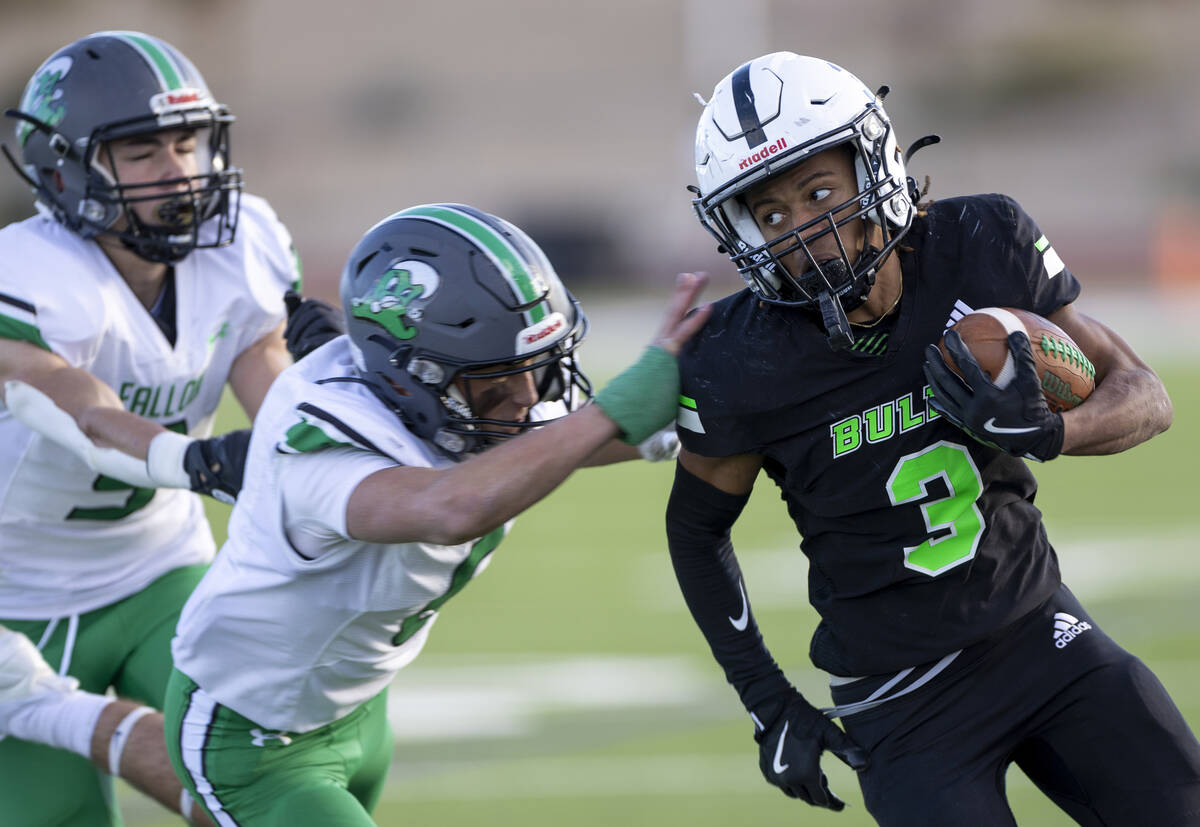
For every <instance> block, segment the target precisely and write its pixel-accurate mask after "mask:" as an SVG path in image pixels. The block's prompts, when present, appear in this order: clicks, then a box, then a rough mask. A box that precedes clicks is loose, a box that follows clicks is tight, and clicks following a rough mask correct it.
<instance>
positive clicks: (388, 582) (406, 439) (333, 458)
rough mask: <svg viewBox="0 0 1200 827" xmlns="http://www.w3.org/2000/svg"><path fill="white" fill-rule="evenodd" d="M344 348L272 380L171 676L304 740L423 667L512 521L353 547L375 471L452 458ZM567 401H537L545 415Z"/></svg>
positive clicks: (318, 354)
mask: <svg viewBox="0 0 1200 827" xmlns="http://www.w3.org/2000/svg"><path fill="white" fill-rule="evenodd" d="M353 373H354V371H353V369H352V360H351V356H350V347H349V340H348V339H347V338H346V337H345V336H342V337H339V338H337V339H335V340H333V341H332V342H329V343H327V344H325V345H324V346H323V347H321V348H320V349H319V350H316V351H314V352H313V353H312V354H310V355H309V356H307V357H306V358H305V359H303V360H302V361H301V362H299V363H297V364H296V365H294V366H292V367H291V368H289V369H288V370H286V371H284V372H283V373H282V374H280V376H279V378H278V379H277V380H276V381H275V384H274V385H272V386H271V390H270V392H269V393H268V394H267V398H266V400H265V401H264V402H263V405H262V408H261V410H260V411H259V414H258V418H257V419H256V420H255V423H254V435H253V436H252V438H251V440H250V454H249V458H248V461H247V467H246V485H245V487H244V488H243V489H242V492H241V494H240V495H239V496H238V501H237V505H236V506H235V507H234V510H233V516H232V518H231V520H230V524H229V538H230V539H229V541H228V542H227V543H226V544H225V546H224V547H222V549H221V553H220V554H219V555H217V559H216V561H215V562H214V563H213V565H212V568H210V569H209V571H208V574H207V575H205V577H204V579H203V580H202V581H201V583H200V585H199V586H197V588H196V590H195V592H193V594H192V597H191V599H190V600H189V601H188V603H187V605H186V606H185V607H184V610H183V614H182V616H181V617H180V620H179V626H178V629H177V633H176V637H175V640H174V642H173V644H172V652H173V655H174V658H175V666H176V668H178V669H179V670H180V671H182V672H183V673H185V674H186V675H188V676H189V677H190V678H192V680H194V681H195V682H196V683H197V684H199V686H200V687H201V688H202V689H203V690H204V691H205V692H206V693H207V694H209V695H210V696H212V697H213V698H214V699H216V700H217V701H218V702H219V703H221V704H224V705H225V706H228V707H229V708H230V709H233V710H234V711H235V712H238V713H239V714H241V715H244V716H245V717H247V718H249V719H250V720H252V721H254V722H255V723H256V724H258V725H260V726H263V727H267V728H269V729H274V730H283V731H287V732H308V731H310V730H313V729H316V728H317V727H320V726H323V725H325V724H328V723H330V722H332V721H335V720H337V719H339V718H342V717H344V716H345V715H348V714H349V713H350V712H351V711H353V710H354V709H355V708H356V707H357V706H359V705H360V704H362V703H363V702H364V701H367V700H369V699H370V698H372V697H374V696H375V695H377V694H378V693H379V692H380V691H381V690H382V689H383V688H384V687H385V686H387V684H388V683H389V682H390V681H391V680H392V678H393V677H395V675H396V672H397V671H398V670H400V669H401V668H403V667H404V666H405V665H407V664H408V663H409V662H411V661H412V660H413V658H415V657H416V656H417V654H418V653H419V652H420V651H421V648H422V647H423V646H424V645H425V640H426V637H427V636H428V635H429V630H430V627H431V626H432V625H433V621H434V619H435V618H436V616H437V612H438V610H439V609H440V608H441V606H442V604H443V603H444V602H445V601H446V600H448V599H449V598H450V597H452V596H453V595H454V594H456V593H457V592H458V591H459V590H460V589H461V588H462V587H463V586H465V585H466V584H467V583H468V582H469V581H470V579H471V578H472V577H474V576H475V575H476V574H478V573H479V572H480V571H482V570H483V568H484V566H485V565H486V564H487V562H488V561H489V559H490V558H489V555H490V554H491V552H492V551H493V550H494V549H495V547H496V546H497V545H498V544H499V542H500V541H501V540H502V539H503V537H504V535H505V533H506V532H507V530H508V525H505V526H502V527H500V528H497V529H496V530H495V531H493V532H491V533H490V534H488V535H487V536H485V537H482V538H480V539H478V540H475V541H473V542H469V543H463V544H461V545H456V546H438V545H432V544H429V543H416V542H413V543H398V544H391V545H388V544H378V543H365V542H360V541H358V540H354V539H351V538H349V537H348V536H347V529H346V505H347V502H348V501H349V499H350V495H351V493H352V492H353V491H354V489H355V488H357V487H358V485H359V483H361V482H362V480H364V479H365V478H366V477H367V476H369V475H370V474H373V473H375V472H376V471H378V470H380V469H383V468H388V467H394V466H396V465H404V466H409V467H422V468H430V467H445V466H446V465H448V464H449V461H448V460H447V459H446V458H445V457H443V456H442V455H440V454H439V453H437V451H436V449H434V448H433V447H431V446H430V445H429V444H427V443H425V442H423V441H422V440H420V439H418V438H417V437H416V436H415V435H413V434H412V433H410V432H409V431H408V430H407V429H406V428H405V427H404V426H403V424H402V423H401V421H400V420H399V419H398V418H397V417H396V415H395V414H394V413H392V412H391V411H390V410H389V409H388V408H387V407H386V406H384V404H383V403H381V402H380V401H379V400H378V399H377V398H376V397H375V396H374V395H373V394H372V392H371V391H370V389H368V388H366V387H365V386H363V385H362V384H360V383H351V382H341V381H333V382H324V383H322V382H320V380H322V379H327V378H335V377H336V378H341V377H346V376H352V375H353ZM553 408H557V410H555V411H554V413H555V414H557V413H559V412H561V410H562V409H561V405H559V404H558V403H554V404H553V405H552V406H547V405H539V406H537V407H535V409H534V417H535V418H537V419H542V418H547V417H548V415H550V414H551V411H552V409H553Z"/></svg>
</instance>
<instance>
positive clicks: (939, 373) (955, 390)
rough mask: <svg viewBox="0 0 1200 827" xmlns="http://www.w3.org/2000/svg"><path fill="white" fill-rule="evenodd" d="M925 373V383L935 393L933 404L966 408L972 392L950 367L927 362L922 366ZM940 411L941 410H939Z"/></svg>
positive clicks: (932, 399)
mask: <svg viewBox="0 0 1200 827" xmlns="http://www.w3.org/2000/svg"><path fill="white" fill-rule="evenodd" d="M921 370H922V371H924V373H925V381H926V382H927V383H928V384H929V388H930V390H932V391H933V397H932V398H931V400H930V401H931V403H944V404H949V405H954V406H956V407H964V406H965V405H966V404H967V401H968V400H969V398H970V391H969V390H968V389H967V387H966V386H965V385H964V384H963V381H962V379H960V378H959V377H958V376H956V375H955V374H954V373H953V372H952V371H951V370H950V369H949V368H948V367H946V366H945V365H944V364H943V365H938V364H937V363H930V362H926V363H925V364H924V365H922V366H921ZM939 410H940V408H939Z"/></svg>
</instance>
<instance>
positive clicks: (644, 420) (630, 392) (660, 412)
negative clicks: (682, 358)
mask: <svg viewBox="0 0 1200 827" xmlns="http://www.w3.org/2000/svg"><path fill="white" fill-rule="evenodd" d="M595 402H596V404H597V405H599V406H600V409H601V410H602V411H604V413H605V415H607V416H608V418H609V419H611V420H612V421H613V422H615V423H617V427H618V428H620V429H621V441H622V442H624V443H626V444H627V445H637V444H638V443H640V442H644V441H645V440H647V439H649V438H650V437H651V436H653V435H654V434H655V432H657V431H658V430H660V429H661V428H663V427H664V426H666V425H667V424H668V423H670V422H671V421H672V420H674V419H675V412H676V409H677V407H678V405H679V363H678V362H677V361H676V359H675V357H674V356H672V355H671V354H670V353H668V352H667V351H666V350H664V349H663V348H661V347H659V346H658V345H650V346H649V347H647V348H646V349H645V350H644V351H642V355H641V357H640V358H639V359H638V360H637V361H636V362H634V363H633V364H632V365H630V366H629V367H627V368H625V370H623V371H621V373H619V374H618V375H617V376H616V378H614V379H613V380H612V381H611V382H609V383H608V384H607V385H606V386H605V387H604V388H603V389H602V390H601V391H600V392H599V393H598V394H596V397H595Z"/></svg>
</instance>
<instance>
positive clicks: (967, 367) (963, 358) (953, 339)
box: [942, 330, 990, 388]
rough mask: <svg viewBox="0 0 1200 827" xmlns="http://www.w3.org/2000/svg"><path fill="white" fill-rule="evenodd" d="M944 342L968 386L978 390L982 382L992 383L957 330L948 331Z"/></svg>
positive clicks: (943, 339)
mask: <svg viewBox="0 0 1200 827" xmlns="http://www.w3.org/2000/svg"><path fill="white" fill-rule="evenodd" d="M942 341H944V342H945V343H946V350H948V351H950V355H951V356H953V357H954V364H955V366H957V367H958V372H959V373H960V374H961V375H962V378H963V380H964V381H965V382H966V383H967V385H969V386H970V387H972V388H977V387H980V384H979V383H980V382H987V381H990V380H988V378H987V374H985V373H984V372H983V368H981V367H980V366H979V362H978V361H976V359H975V356H974V355H973V354H972V353H971V351H970V350H969V349H968V348H967V346H966V345H965V344H963V340H962V337H961V336H959V335H958V331H957V330H947V331H946V335H945V336H944V337H943V338H942Z"/></svg>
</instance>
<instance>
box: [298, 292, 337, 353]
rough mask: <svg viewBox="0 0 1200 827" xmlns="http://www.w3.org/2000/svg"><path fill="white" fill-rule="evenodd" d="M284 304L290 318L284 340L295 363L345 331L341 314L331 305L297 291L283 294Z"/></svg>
mask: <svg viewBox="0 0 1200 827" xmlns="http://www.w3.org/2000/svg"><path fill="white" fill-rule="evenodd" d="M283 302H284V304H285V305H287V316H288V317H287V325H285V326H284V329H283V338H284V339H285V340H286V341H287V349H288V353H290V354H292V361H294V362H299V361H300V360H301V359H303V358H304V357H305V356H307V355H308V354H310V353H312V352H313V351H314V350H316V349H317V348H319V347H320V346H321V345H323V344H325V343H326V342H328V341H329V340H330V339H335V338H337V337H338V336H341V335H342V334H343V333H345V332H346V321H345V319H344V318H343V316H342V311H341V310H339V309H337V308H336V307H334V306H332V305H331V304H329V303H328V302H324V301H321V300H320V299H311V298H309V299H306V298H302V297H301V296H300V294H299V293H297V292H296V291H295V290H289V291H287V292H286V293H284V294H283Z"/></svg>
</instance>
